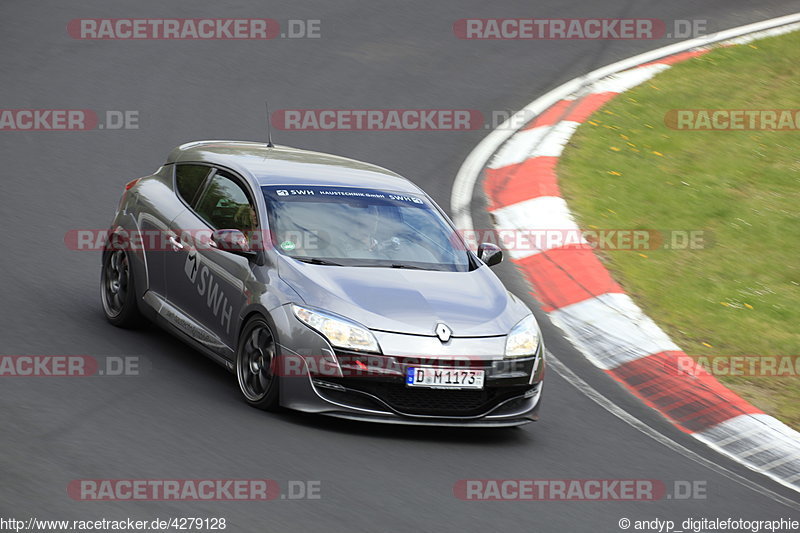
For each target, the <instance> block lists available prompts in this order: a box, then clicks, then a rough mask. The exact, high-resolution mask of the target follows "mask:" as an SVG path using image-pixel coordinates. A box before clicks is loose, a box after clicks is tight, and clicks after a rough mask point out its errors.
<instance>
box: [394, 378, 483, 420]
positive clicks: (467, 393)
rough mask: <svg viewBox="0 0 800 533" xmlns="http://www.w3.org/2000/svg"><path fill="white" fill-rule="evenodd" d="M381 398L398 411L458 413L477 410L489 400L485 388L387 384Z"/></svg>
mask: <svg viewBox="0 0 800 533" xmlns="http://www.w3.org/2000/svg"><path fill="white" fill-rule="evenodd" d="M384 394H385V396H383V400H384V401H385V402H386V403H388V404H389V405H391V406H392V407H393V408H394V409H396V410H398V411H405V412H409V413H429V414H435V413H458V412H465V411H466V412H472V411H475V410H479V409H480V408H481V406H483V405H485V404H486V403H487V402H488V401H489V397H490V394H489V393H488V392H487V391H485V390H441V389H412V388H409V387H406V386H404V385H403V386H388V387H386V388H385V392H384Z"/></svg>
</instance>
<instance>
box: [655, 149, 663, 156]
mask: <svg viewBox="0 0 800 533" xmlns="http://www.w3.org/2000/svg"><path fill="white" fill-rule="evenodd" d="M653 153H654V154H656V155H657V156H658V157H664V154H662V153H661V152H656V151H655V150H653Z"/></svg>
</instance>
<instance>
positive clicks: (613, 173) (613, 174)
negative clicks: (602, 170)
mask: <svg viewBox="0 0 800 533" xmlns="http://www.w3.org/2000/svg"><path fill="white" fill-rule="evenodd" d="M608 173H609V174H611V175H612V176H622V174H620V173H619V172H617V171H616V170H609V171H608Z"/></svg>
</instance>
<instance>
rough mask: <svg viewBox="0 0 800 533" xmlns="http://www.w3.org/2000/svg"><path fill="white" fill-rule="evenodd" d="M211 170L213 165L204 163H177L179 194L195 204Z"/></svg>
mask: <svg viewBox="0 0 800 533" xmlns="http://www.w3.org/2000/svg"><path fill="white" fill-rule="evenodd" d="M210 171H211V167H207V166H204V165H177V167H176V168H175V185H176V187H177V189H178V194H180V195H181V198H183V200H184V201H185V202H186V203H187V204H189V205H193V204H192V201H193V200H195V197H196V196H197V192H198V191H199V190H200V187H202V186H203V182H204V181H205V179H206V176H208V173H209V172H210Z"/></svg>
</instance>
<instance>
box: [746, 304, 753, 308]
mask: <svg viewBox="0 0 800 533" xmlns="http://www.w3.org/2000/svg"><path fill="white" fill-rule="evenodd" d="M744 306H745V307H746V308H748V309H752V308H753V306H752V305H750V304H744Z"/></svg>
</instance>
